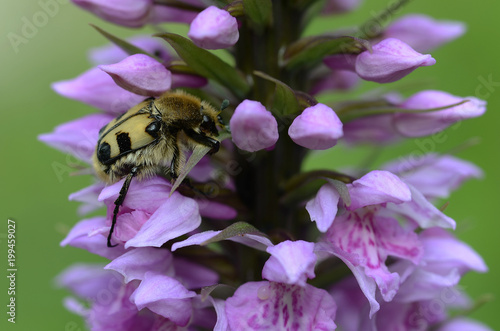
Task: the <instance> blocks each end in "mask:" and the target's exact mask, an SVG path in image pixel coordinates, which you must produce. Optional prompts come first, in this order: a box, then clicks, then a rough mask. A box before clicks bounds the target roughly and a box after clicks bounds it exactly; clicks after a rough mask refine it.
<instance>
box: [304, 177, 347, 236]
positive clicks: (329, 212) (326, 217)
mask: <svg viewBox="0 0 500 331" xmlns="http://www.w3.org/2000/svg"><path fill="white" fill-rule="evenodd" d="M339 199H340V194H339V192H337V190H336V189H335V187H334V186H333V185H331V184H329V183H326V184H324V185H323V186H321V188H320V189H319V190H318V193H316V196H315V197H314V198H313V199H312V200H309V201H308V202H307V203H306V210H307V212H308V213H309V216H310V217H311V221H313V222H316V226H317V227H318V230H319V231H321V232H326V231H327V230H328V229H329V228H330V226H331V225H332V223H333V220H334V219H335V215H337V210H338V203H339Z"/></svg>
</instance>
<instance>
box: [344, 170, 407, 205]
mask: <svg viewBox="0 0 500 331" xmlns="http://www.w3.org/2000/svg"><path fill="white" fill-rule="evenodd" d="M347 188H348V189H349V194H350V196H351V205H350V206H348V207H347V209H349V210H355V209H358V208H361V207H365V206H369V205H377V204H382V203H386V202H393V203H395V204H400V203H402V202H405V201H410V200H411V193H410V190H409V188H408V186H407V185H406V184H405V183H404V182H403V181H402V180H400V179H399V178H398V177H397V176H396V175H394V174H392V173H390V172H388V171H383V170H374V171H370V172H369V173H367V174H366V175H364V176H363V177H361V178H360V179H358V180H355V181H354V182H352V184H347Z"/></svg>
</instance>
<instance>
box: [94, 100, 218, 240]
mask: <svg viewBox="0 0 500 331" xmlns="http://www.w3.org/2000/svg"><path fill="white" fill-rule="evenodd" d="M226 105H227V104H226V103H223V105H222V107H221V110H216V109H215V108H213V107H212V106H211V105H210V104H208V103H207V102H205V101H201V100H200V99H199V98H197V97H195V96H193V95H190V94H188V93H185V92H183V91H169V92H166V93H164V94H163V95H162V96H160V97H159V98H157V99H154V98H149V99H146V100H144V101H143V102H141V103H140V104H138V105H137V106H135V107H132V108H131V109H130V110H129V111H127V112H126V113H124V114H122V115H119V116H118V117H116V118H115V119H114V120H112V121H111V122H109V123H108V124H107V125H105V126H104V127H102V128H101V130H100V131H99V140H98V141H97V147H96V150H95V153H94V155H93V157H92V161H93V165H94V169H95V172H96V173H97V175H98V176H99V178H100V179H102V180H103V181H104V182H106V183H108V184H112V183H115V182H117V181H119V180H120V179H122V178H124V177H125V178H126V179H125V182H124V184H123V187H122V189H121V191H120V196H119V197H118V199H117V200H116V201H115V206H116V207H115V210H114V213H113V221H112V224H111V229H110V231H109V235H108V242H107V244H108V247H113V245H111V235H112V234H113V229H114V226H115V224H116V216H117V214H118V209H119V207H120V205H121V204H122V203H123V200H124V199H125V196H126V195H127V191H128V188H129V185H130V182H131V180H132V178H133V177H137V178H138V179H139V180H140V179H143V178H147V177H150V176H152V175H154V174H156V173H159V172H161V171H162V170H164V169H165V168H167V166H168V164H167V162H168V161H170V166H169V167H168V168H167V169H168V171H169V172H170V175H171V177H172V178H173V179H176V178H177V177H178V174H179V170H180V167H181V166H182V165H183V164H184V163H185V159H186V157H185V153H186V152H187V151H189V150H192V149H193V148H194V147H195V146H196V145H200V144H201V145H203V146H207V147H209V148H210V150H209V152H208V153H209V154H213V153H216V152H217V151H218V150H219V146H220V142H219V141H218V140H217V137H218V135H219V133H218V131H217V126H220V127H224V125H223V123H222V118H221V117H220V115H219V114H220V112H221V111H222V109H223V108H225V106H226Z"/></svg>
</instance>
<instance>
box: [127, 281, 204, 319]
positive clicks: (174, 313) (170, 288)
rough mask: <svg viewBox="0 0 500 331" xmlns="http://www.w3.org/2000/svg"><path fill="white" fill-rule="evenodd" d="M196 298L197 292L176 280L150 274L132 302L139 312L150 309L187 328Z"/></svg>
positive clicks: (133, 296)
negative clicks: (194, 298)
mask: <svg viewBox="0 0 500 331" xmlns="http://www.w3.org/2000/svg"><path fill="white" fill-rule="evenodd" d="M195 296H196V293H195V292H192V291H188V290H187V289H186V288H185V287H184V286H183V285H182V284H181V283H180V282H179V281H177V280H175V279H174V278H172V277H168V276H166V275H158V274H154V273H149V272H148V273H146V274H145V277H144V280H143V281H142V282H141V284H140V285H139V287H138V288H137V289H136V290H135V292H134V293H133V294H132V295H131V297H130V300H131V301H132V302H133V303H134V304H135V305H136V306H137V308H138V309H139V310H141V309H143V308H148V309H149V310H151V311H153V312H155V313H156V314H159V315H161V316H163V317H165V318H168V319H169V320H171V321H172V322H174V323H175V324H177V325H179V326H186V325H187V324H188V322H189V319H190V318H191V314H192V304H191V298H193V297H195Z"/></svg>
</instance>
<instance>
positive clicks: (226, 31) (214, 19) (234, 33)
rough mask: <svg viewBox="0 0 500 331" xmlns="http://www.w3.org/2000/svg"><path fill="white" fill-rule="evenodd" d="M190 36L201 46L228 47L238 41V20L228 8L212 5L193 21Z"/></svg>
mask: <svg viewBox="0 0 500 331" xmlns="http://www.w3.org/2000/svg"><path fill="white" fill-rule="evenodd" d="M188 37H189V38H191V40H192V41H193V42H194V43H195V44H196V45H197V46H199V47H201V48H205V49H221V48H228V47H231V46H233V45H234V44H236V42H237V41H238V38H239V32H238V22H237V20H236V18H235V17H233V16H231V14H230V13H229V12H227V11H226V10H223V9H219V8H217V7H215V6H210V7H208V8H206V9H205V10H203V11H202V12H201V13H199V14H198V16H196V18H195V19H194V20H193V21H192V22H191V26H190V28H189V32H188Z"/></svg>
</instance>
